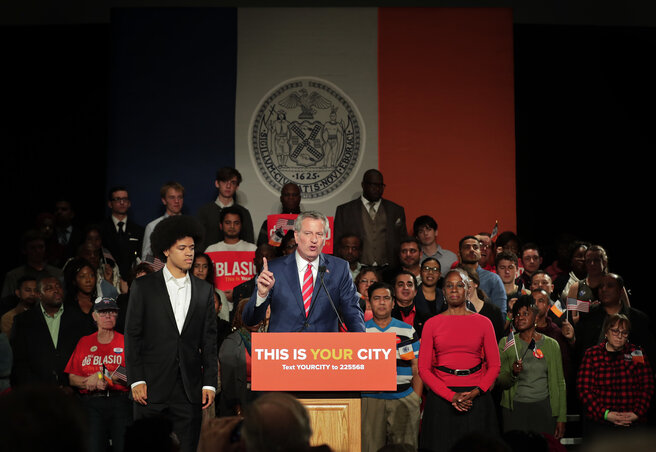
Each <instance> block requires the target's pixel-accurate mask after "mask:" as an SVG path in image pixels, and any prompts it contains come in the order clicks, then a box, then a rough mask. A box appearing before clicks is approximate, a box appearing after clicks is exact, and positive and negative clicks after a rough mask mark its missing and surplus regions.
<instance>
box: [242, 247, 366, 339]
mask: <svg viewBox="0 0 656 452" xmlns="http://www.w3.org/2000/svg"><path fill="white" fill-rule="evenodd" d="M319 265H320V266H321V265H325V267H326V272H325V274H324V277H323V281H324V284H325V286H326V289H327V291H328V292H329V293H330V297H331V298H332V300H333V303H334V304H335V307H336V308H337V310H338V311H339V312H340V316H341V317H342V320H343V321H344V323H345V325H346V328H347V329H348V331H351V332H364V314H363V313H362V309H360V304H359V302H358V301H359V299H360V297H359V296H358V294H357V292H356V290H355V285H354V284H353V280H352V279H351V273H350V272H349V267H348V262H346V261H345V260H343V259H340V258H338V257H335V256H330V255H327V254H321V255H320V256H319ZM269 271H271V272H273V275H274V277H275V279H276V281H275V284H274V286H273V288H272V289H271V290H270V291H269V295H268V297H267V299H266V301H265V302H264V303H262V304H261V305H260V306H258V307H255V302H256V300H257V288H255V290H254V291H253V295H251V299H250V300H249V302H248V303H247V304H246V306H245V307H244V312H243V313H242V318H243V320H244V323H246V325H255V324H257V323H258V322H260V321H261V320H262V319H264V317H265V315H266V310H267V307H268V306H269V305H270V306H271V319H270V320H269V329H268V331H270V332H300V331H307V332H331V331H338V321H337V314H335V311H334V310H333V308H332V306H331V305H330V301H329V299H328V296H327V295H326V291H325V290H324V289H323V287H321V283H320V276H319V274H317V279H316V281H314V291H313V292H312V302H311V304H310V312H309V315H308V316H307V317H306V316H305V308H304V306H303V299H302V297H301V283H300V282H299V278H298V270H297V267H296V253H293V254H290V255H288V256H284V257H279V258H277V259H275V260H272V261H271V262H270V263H269Z"/></svg>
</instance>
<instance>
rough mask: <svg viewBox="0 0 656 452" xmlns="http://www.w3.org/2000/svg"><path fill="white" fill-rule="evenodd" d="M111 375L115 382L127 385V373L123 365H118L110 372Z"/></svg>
mask: <svg viewBox="0 0 656 452" xmlns="http://www.w3.org/2000/svg"><path fill="white" fill-rule="evenodd" d="M112 377H113V378H114V380H116V382H117V383H120V384H122V385H124V386H127V384H128V373H127V371H126V370H125V366H118V367H117V368H116V370H115V371H114V373H113V374H112Z"/></svg>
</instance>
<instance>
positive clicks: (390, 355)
mask: <svg viewBox="0 0 656 452" xmlns="http://www.w3.org/2000/svg"><path fill="white" fill-rule="evenodd" d="M251 359H252V368H251V387H252V389H253V390H254V391H394V390H396V335H395V334H394V333H375V334H374V333H253V335H252V342H251Z"/></svg>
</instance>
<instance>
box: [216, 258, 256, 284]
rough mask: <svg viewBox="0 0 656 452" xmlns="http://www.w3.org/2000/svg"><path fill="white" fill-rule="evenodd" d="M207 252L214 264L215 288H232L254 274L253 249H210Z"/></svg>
mask: <svg viewBox="0 0 656 452" xmlns="http://www.w3.org/2000/svg"><path fill="white" fill-rule="evenodd" d="M207 254H208V256H209V257H210V259H212V264H213V265H214V281H215V285H216V288H217V289H220V290H223V291H226V290H232V289H234V288H235V286H238V285H239V284H241V283H243V282H244V281H248V280H249V279H251V278H253V277H254V276H255V265H254V264H253V258H254V257H255V251H212V252H210V253H207Z"/></svg>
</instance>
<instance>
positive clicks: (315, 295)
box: [304, 254, 330, 317]
mask: <svg viewBox="0 0 656 452" xmlns="http://www.w3.org/2000/svg"><path fill="white" fill-rule="evenodd" d="M322 265H326V258H325V256H324V255H323V254H319V267H321V266H322ZM318 270H319V269H317V279H316V280H315V281H314V288H313V290H312V301H311V304H310V310H309V311H308V317H310V315H312V311H313V310H314V306H315V305H316V304H317V298H318V297H319V293H320V291H321V290H322V289H321V273H320V272H319V271H318ZM329 274H330V272H329V270H328V268H326V271H325V272H324V275H323V283H324V284H326V285H327V284H328V280H329V278H330V277H329ZM304 312H305V309H304Z"/></svg>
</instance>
